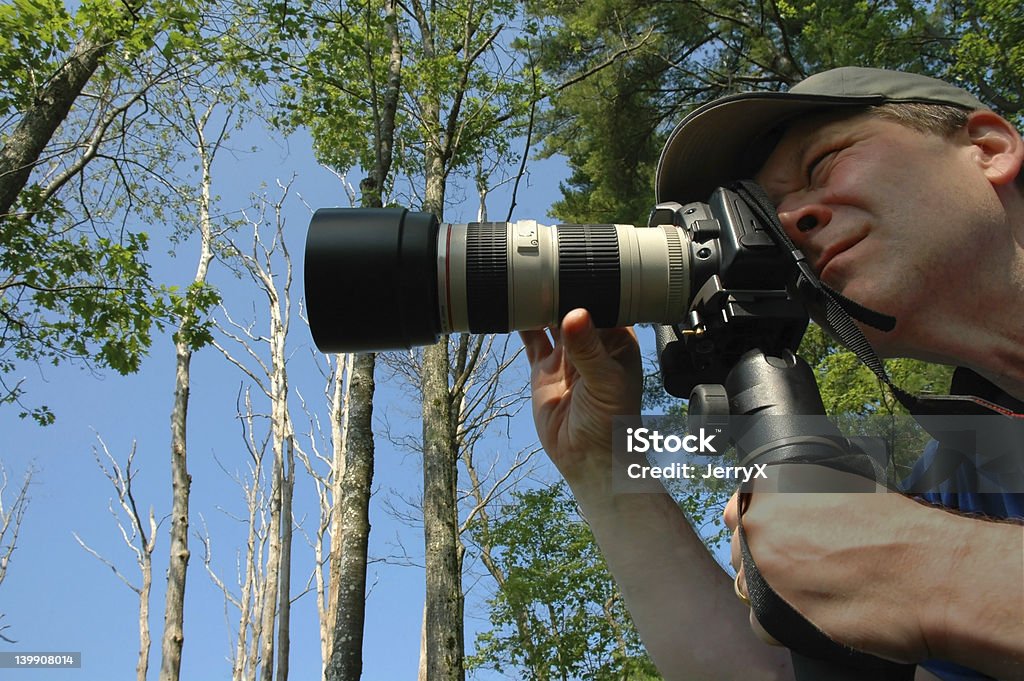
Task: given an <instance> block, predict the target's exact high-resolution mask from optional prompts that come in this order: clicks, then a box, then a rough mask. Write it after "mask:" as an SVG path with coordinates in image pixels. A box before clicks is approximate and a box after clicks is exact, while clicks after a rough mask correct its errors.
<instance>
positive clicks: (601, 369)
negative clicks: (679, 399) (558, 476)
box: [520, 309, 643, 484]
mask: <svg viewBox="0 0 1024 681" xmlns="http://www.w3.org/2000/svg"><path fill="white" fill-rule="evenodd" d="M551 335H552V337H553V340H554V343H552V339H549V338H548V334H547V332H546V331H543V330H537V331H523V332H521V333H520V336H521V337H522V339H523V345H524V346H526V356H527V358H528V359H529V361H530V367H531V377H530V382H531V385H532V388H533V417H534V420H535V421H536V424H537V432H538V434H539V435H540V441H541V444H542V445H543V446H544V449H545V450H546V451H547V453H548V455H549V456H550V457H551V460H552V461H553V462H554V463H555V465H556V466H557V467H558V469H559V471H560V472H561V473H562V475H563V476H564V477H565V478H566V480H567V481H568V482H569V483H570V484H572V483H573V482H576V481H580V480H582V479H585V478H587V477H589V475H590V474H593V473H600V474H604V475H606V474H607V471H608V470H609V467H610V466H611V449H612V417H614V416H622V415H631V414H639V413H640V398H641V392H642V383H643V376H642V365H641V360H640V347H639V345H638V343H637V340H636V335H635V334H634V333H633V330H632V329H626V328H619V329H596V328H594V325H593V322H592V321H591V318H590V313H589V312H587V311H586V310H583V309H577V310H573V311H571V312H569V313H568V314H567V315H566V316H565V319H563V320H562V325H561V326H560V327H559V328H557V329H552V330H551Z"/></svg>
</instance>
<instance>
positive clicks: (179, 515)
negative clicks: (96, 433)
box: [160, 341, 192, 681]
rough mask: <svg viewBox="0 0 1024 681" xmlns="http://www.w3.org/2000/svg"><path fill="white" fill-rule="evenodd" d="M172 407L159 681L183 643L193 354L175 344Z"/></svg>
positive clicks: (167, 678) (177, 660)
mask: <svg viewBox="0 0 1024 681" xmlns="http://www.w3.org/2000/svg"><path fill="white" fill-rule="evenodd" d="M175 351H176V355H177V362H176V365H175V376H174V407H173V408H172V410H171V494H172V497H171V548H170V552H169V563H168V566H167V594H166V598H165V600H164V633H163V640H162V644H161V662H160V681H177V680H178V677H179V674H180V672H181V651H182V647H183V645H184V642H185V632H184V619H185V577H186V575H187V572H188V558H189V550H188V504H189V491H190V488H191V486H192V477H191V476H190V475H189V474H188V462H187V456H186V454H187V446H186V433H187V429H186V423H187V420H188V393H189V382H190V376H189V371H190V365H191V362H192V351H191V349H189V347H188V344H187V343H185V342H183V341H178V342H177V343H176V344H175Z"/></svg>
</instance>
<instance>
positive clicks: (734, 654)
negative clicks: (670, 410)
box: [570, 480, 792, 681]
mask: <svg viewBox="0 0 1024 681" xmlns="http://www.w3.org/2000/svg"><path fill="white" fill-rule="evenodd" d="M570 486H571V487H572V488H573V491H574V493H575V494H576V499H577V502H578V503H579V505H580V508H581V510H582V511H583V514H584V516H585V517H586V519H587V522H588V523H589V524H590V527H591V529H592V530H593V532H594V536H595V537H596V538H597V542H598V544H599V545H600V546H601V549H602V552H603V554H604V556H605V559H606V560H607V561H608V566H609V568H610V569H611V572H612V574H613V575H614V576H615V580H616V582H617V584H618V585H619V589H620V590H621V591H622V594H623V598H624V599H625V602H626V605H627V606H628V608H629V611H630V614H631V615H632V617H633V621H634V623H635V625H636V627H637V630H638V631H639V632H640V636H641V638H642V639H643V642H644V645H645V646H646V648H647V650H648V652H649V654H650V655H651V657H652V659H653V660H654V662H655V664H656V665H657V666H658V669H659V671H660V672H661V673H662V675H663V676H664V677H665V678H666V679H669V680H673V679H679V680H680V681H682V680H685V679H707V680H709V681H711V680H714V679H730V680H731V679H737V678H744V679H791V678H792V671H791V670H790V666H789V655H788V652H787V651H786V650H785V649H783V648H773V647H770V646H767V645H765V644H764V643H762V642H761V641H760V640H758V639H757V637H756V636H755V635H754V633H753V632H752V630H751V628H750V623H749V609H748V608H747V607H746V606H745V605H744V604H743V603H742V602H740V601H739V600H738V599H737V598H736V597H735V596H734V594H733V592H732V584H731V583H730V581H731V580H730V579H729V577H728V575H727V574H726V573H725V572H724V571H723V570H722V568H721V567H720V566H719V565H718V564H717V563H716V562H715V561H714V559H713V558H712V557H711V554H710V553H709V552H708V550H707V548H706V547H705V546H704V544H703V543H702V542H701V540H700V538H699V537H698V536H697V535H696V534H695V533H694V531H693V530H692V529H691V527H690V524H689V522H687V520H686V518H685V516H684V515H683V512H682V510H681V509H680V508H679V505H678V504H677V503H676V502H675V500H673V499H672V498H671V496H669V494H668V493H667V492H666V491H665V489H664V488H663V487H662V486H661V485H660V483H657V482H653V483H652V484H651V486H650V487H649V491H646V492H640V493H617V494H616V493H612V491H611V483H610V480H608V481H605V480H597V481H592V482H590V483H587V484H584V483H581V482H578V481H577V483H576V484H572V483H570Z"/></svg>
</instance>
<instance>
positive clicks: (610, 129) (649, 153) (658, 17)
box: [522, 0, 1024, 222]
mask: <svg viewBox="0 0 1024 681" xmlns="http://www.w3.org/2000/svg"><path fill="white" fill-rule="evenodd" d="M528 7H529V11H530V13H531V15H532V16H533V17H534V20H535V22H536V23H537V25H538V26H540V29H539V32H538V33H537V36H536V37H535V38H524V40H523V41H522V43H523V44H524V45H529V49H530V50H532V51H533V53H534V54H536V55H538V62H539V64H540V66H541V67H542V69H543V72H544V75H545V78H546V80H547V81H548V85H547V87H548V88H549V89H553V90H554V91H555V94H554V95H553V96H552V98H551V100H550V101H551V107H550V109H549V110H548V111H547V113H546V118H545V128H544V131H545V134H546V136H545V144H546V146H545V153H549V154H555V153H558V154H564V155H565V156H567V157H568V159H569V164H570V167H571V168H572V171H573V172H572V175H571V177H570V178H569V180H568V182H567V183H566V184H565V186H564V187H563V197H564V198H563V199H562V201H560V202H559V203H558V204H557V205H556V207H555V214H556V215H557V216H558V217H559V218H561V219H564V220H566V221H587V222H608V221H620V220H621V221H626V222H637V221H643V220H645V219H646V213H647V212H648V210H649V208H650V206H651V205H652V204H653V198H654V197H653V178H654V170H655V166H656V163H657V158H658V155H659V153H660V149H661V146H662V143H663V141H664V139H665V136H666V135H667V133H668V132H669V130H671V128H672V127H673V126H674V125H675V123H676V122H677V121H679V120H680V119H681V118H682V117H683V116H684V115H685V114H686V113H688V112H689V111H691V110H693V109H694V108H695V107H697V106H699V105H700V104H702V103H704V102H707V101H709V100H711V99H714V98H716V97H719V96H722V95H726V94H730V93H734V92H738V91H743V90H750V89H764V90H779V89H783V88H785V87H788V86H790V85H792V84H793V83H795V82H797V81H799V80H801V79H802V78H804V77H806V76H807V75H810V74H811V73H815V72H817V71H820V70H824V69H827V68H832V67H835V66H846V65H857V66H880V67H888V68H901V69H906V70H911V71H917V72H922V73H929V74H934V75H940V76H946V77H952V78H959V79H961V80H962V82H964V84H965V85H966V86H967V87H968V88H969V89H972V90H974V91H975V92H977V93H978V94H979V96H980V97H981V98H982V100H983V101H985V102H987V103H989V104H990V105H991V106H993V107H994V108H995V109H996V110H997V111H1000V112H1002V113H1004V114H1005V115H1007V116H1008V117H1010V118H1011V119H1015V120H1017V121H1018V122H1020V120H1021V119H1020V118H1019V116H1020V115H1021V107H1022V103H1024V48H1022V47H1021V46H1022V45H1024V40H1022V38H1024V33H1022V31H1024V10H1022V9H1021V6H1020V3H1019V2H1014V1H1013V0H983V1H981V2H961V1H958V0H954V1H951V2H940V3H932V2H919V1H915V0H860V1H858V2H848V1H847V0H787V1H786V2H780V3H762V2H754V1H753V0H711V1H710V2H701V3H689V2H686V3H663V2H651V1H650V0H600V2H593V3H590V2H588V3H577V2H566V1H564V0H535V1H533V2H530V3H529V4H528ZM585 76H586V77H585ZM567 82H568V83H572V84H571V85H570V86H569V87H566V88H564V89H562V88H561V87H560V86H561V84H562V83H567Z"/></svg>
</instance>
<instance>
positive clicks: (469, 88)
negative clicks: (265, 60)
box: [264, 0, 533, 205]
mask: <svg viewBox="0 0 1024 681" xmlns="http://www.w3.org/2000/svg"><path fill="white" fill-rule="evenodd" d="M517 6H518V4H517V3H514V2H508V1H500V2H498V1H492V2H487V3H477V2H471V1H468V0H460V1H459V2H454V3H448V4H447V5H445V6H444V7H443V8H442V7H437V6H434V5H423V6H421V5H420V4H419V3H412V4H411V5H410V6H409V7H407V8H401V7H400V8H398V11H397V14H389V13H388V11H387V3H386V2H383V1H381V0H374V1H373V2H367V3H361V4H358V5H351V4H347V3H342V4H340V5H339V4H338V3H326V2H321V1H320V0H303V1H302V2H299V3H288V4H284V3H277V2H270V3H268V4H267V5H266V8H267V9H266V10H265V12H264V13H265V14H266V15H268V16H270V17H272V24H271V26H270V27H269V30H270V31H271V32H272V33H274V34H276V35H279V36H281V38H282V40H283V41H285V44H287V46H286V47H283V48H281V51H280V52H279V53H278V54H276V55H274V58H273V59H272V60H271V61H273V62H278V63H282V62H284V61H287V62H288V63H289V65H290V67H291V68H292V71H291V75H286V76H285V77H286V79H287V80H288V82H287V83H286V85H285V87H284V89H283V93H284V100H283V101H282V105H281V114H280V115H279V116H278V117H277V118H276V122H277V123H278V124H279V125H281V126H282V127H284V128H293V127H299V126H305V127H307V128H309V130H310V132H311V133H312V136H313V139H314V148H315V150H316V153H317V157H318V159H319V160H320V161H321V162H322V163H324V164H325V165H327V166H329V167H331V168H333V169H335V170H336V171H338V172H339V173H347V172H349V171H351V170H359V171H362V172H364V173H366V175H367V180H364V182H363V184H362V188H363V189H364V196H363V199H362V202H363V203H366V202H367V201H369V202H370V203H372V202H373V201H375V200H381V201H384V200H386V197H388V196H389V195H391V194H392V192H393V190H394V186H395V179H394V178H395V176H396V175H404V176H407V177H410V178H413V183H414V186H418V187H419V188H418V189H416V190H414V192H415V193H416V194H419V193H421V192H422V186H423V182H422V180H423V178H424V176H425V175H426V174H427V172H428V169H427V167H426V164H427V160H426V159H428V158H439V159H440V161H441V163H442V166H443V168H441V169H438V168H435V169H432V170H431V171H430V172H438V170H440V172H441V174H442V175H443V177H442V178H441V179H442V180H444V179H447V176H448V174H449V173H451V172H460V171H461V172H466V173H468V172H470V170H471V169H473V168H475V167H476V166H477V163H478V161H482V162H484V164H485V166H487V167H488V168H489V167H496V166H498V164H499V161H500V162H505V163H507V162H508V161H510V160H514V159H515V152H514V150H513V147H512V145H513V143H514V141H515V139H516V137H517V136H519V135H521V134H522V133H523V131H524V130H525V127H524V126H525V125H526V116H527V113H528V111H529V107H530V103H531V101H532V98H533V95H532V92H531V89H530V88H531V85H530V83H531V80H530V78H529V75H528V73H526V72H525V71H526V69H525V67H523V66H522V64H520V63H519V62H518V61H517V59H516V58H514V55H512V56H511V57H510V56H509V55H508V54H507V53H506V52H505V51H503V50H502V49H501V44H502V41H503V40H506V39H507V38H505V37H504V36H505V33H504V32H503V31H504V27H505V25H506V24H508V23H509V22H511V21H512V20H513V19H514V17H515V15H516V13H517V11H518V10H517ZM392 32H394V34H392ZM287 41H291V42H290V43H288V42H287ZM395 60H400V64H398V63H397V61H395ZM389 111H393V121H391V120H389V118H390V117H389ZM392 160H393V163H394V167H393V169H392V167H391V165H390V163H391V162H392ZM382 174H383V176H382ZM485 174H486V173H485ZM375 194H379V196H380V198H379V199H377V198H375V196H374V195H375ZM395 198H397V197H395ZM402 200H403V201H405V202H407V203H411V201H410V200H409V199H402ZM367 205H369V204H367Z"/></svg>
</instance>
